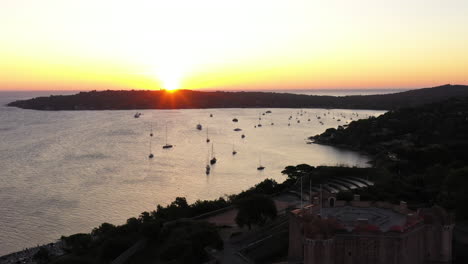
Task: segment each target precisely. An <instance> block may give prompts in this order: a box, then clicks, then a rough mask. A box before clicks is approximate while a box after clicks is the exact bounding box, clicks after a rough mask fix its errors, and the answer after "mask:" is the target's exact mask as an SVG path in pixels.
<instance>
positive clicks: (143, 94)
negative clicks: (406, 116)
mask: <svg viewBox="0 0 468 264" xmlns="http://www.w3.org/2000/svg"><path fill="white" fill-rule="evenodd" d="M462 96H468V86H465V85H443V86H438V87H432V88H424V89H416V90H410V91H406V92H401V93H394V94H382V95H362V96H361V95H356V96H339V97H337V96H316V95H300V94H289V93H271V92H221V91H215V92H202V91H192V90H178V91H165V90H158V91H142V90H131V91H110V90H108V91H90V92H80V93H78V94H75V95H59V96H57V95H53V96H49V97H38V98H33V99H28V100H19V101H15V102H11V103H9V104H8V106H14V107H19V108H24V109H34V110H50V111H55V110H131V109H196V108H256V107H265V108H267V107H268V108H341V109H376V110H393V109H398V108H402V107H414V106H418V105H423V104H427V103H434V102H439V101H442V100H445V99H448V98H451V97H462Z"/></svg>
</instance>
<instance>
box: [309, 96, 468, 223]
mask: <svg viewBox="0 0 468 264" xmlns="http://www.w3.org/2000/svg"><path fill="white" fill-rule="evenodd" d="M311 139H313V140H314V141H315V142H316V143H319V144H328V145H334V146H341V147H345V148H352V149H356V150H361V151H365V152H368V153H370V154H372V155H373V156H374V165H375V166H376V167H378V168H383V169H385V170H387V171H388V172H389V177H388V178H387V179H382V180H381V182H380V184H379V185H378V186H377V187H376V189H375V190H373V194H371V195H374V196H375V197H373V198H378V199H405V200H407V201H412V202H416V203H418V202H420V203H426V204H427V203H429V204H431V203H438V204H442V205H444V206H445V207H446V208H449V209H454V210H455V211H456V212H457V217H458V218H461V219H468V211H467V210H466V204H467V203H468V193H467V192H466V191H465V190H466V189H468V97H463V98H452V99H449V100H446V101H443V102H439V103H432V104H426V105H423V106H418V107H411V108H403V109H399V110H396V111H389V112H387V113H386V114H384V115H381V116H379V117H377V118H369V119H365V120H358V121H354V122H351V123H350V124H349V126H348V127H347V128H343V127H339V128H338V129H334V128H329V129H327V130H326V131H325V132H324V133H322V134H320V135H316V136H314V137H311ZM371 192H372V191H371ZM371 192H369V193H371ZM364 195H368V194H364ZM373 198H372V199H373Z"/></svg>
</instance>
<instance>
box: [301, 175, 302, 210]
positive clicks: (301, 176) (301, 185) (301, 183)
mask: <svg viewBox="0 0 468 264" xmlns="http://www.w3.org/2000/svg"><path fill="white" fill-rule="evenodd" d="M301 209H302V176H301Z"/></svg>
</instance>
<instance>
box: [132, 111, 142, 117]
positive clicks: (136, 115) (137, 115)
mask: <svg viewBox="0 0 468 264" xmlns="http://www.w3.org/2000/svg"><path fill="white" fill-rule="evenodd" d="M140 116H141V113H138V112H136V113H135V115H134V116H133V117H135V118H139V117H140Z"/></svg>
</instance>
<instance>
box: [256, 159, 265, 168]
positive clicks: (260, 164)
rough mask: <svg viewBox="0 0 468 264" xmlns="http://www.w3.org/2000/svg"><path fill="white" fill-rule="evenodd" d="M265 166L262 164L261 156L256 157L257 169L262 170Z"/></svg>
mask: <svg viewBox="0 0 468 264" xmlns="http://www.w3.org/2000/svg"><path fill="white" fill-rule="evenodd" d="M264 169H265V167H264V166H262V158H261V157H260V158H258V167H257V170H264Z"/></svg>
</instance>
